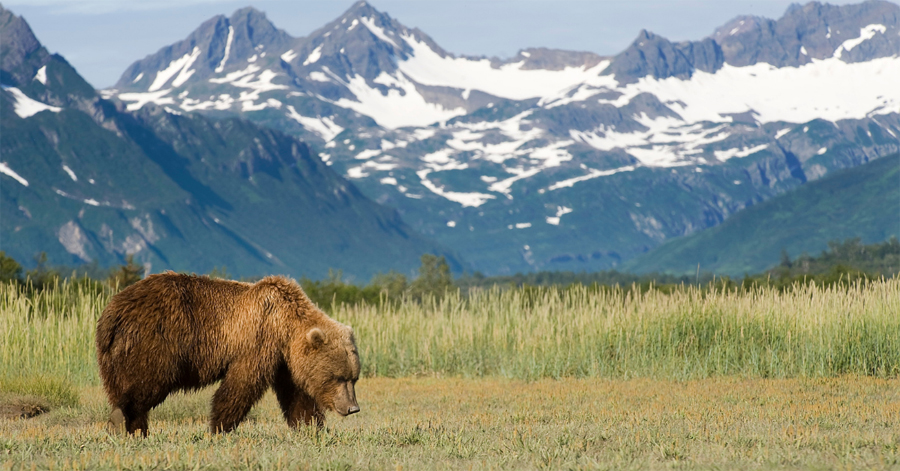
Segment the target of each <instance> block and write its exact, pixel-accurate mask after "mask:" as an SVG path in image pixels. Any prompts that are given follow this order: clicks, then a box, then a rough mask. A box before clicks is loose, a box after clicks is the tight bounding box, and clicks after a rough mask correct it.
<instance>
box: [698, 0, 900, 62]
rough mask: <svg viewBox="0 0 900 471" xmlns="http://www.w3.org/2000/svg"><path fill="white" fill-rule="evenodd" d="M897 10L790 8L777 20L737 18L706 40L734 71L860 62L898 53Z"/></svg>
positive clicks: (874, 1) (882, 6)
mask: <svg viewBox="0 0 900 471" xmlns="http://www.w3.org/2000/svg"><path fill="white" fill-rule="evenodd" d="M898 33H900V5H897V4H895V3H891V2H887V1H883V0H869V1H867V2H863V3H858V4H853V5H830V4H827V3H820V2H809V3H806V4H804V5H799V4H792V5H791V6H790V7H789V8H788V9H787V11H786V12H785V14H784V16H782V17H781V18H780V19H778V20H770V19H765V18H758V17H750V16H741V17H738V18H735V19H734V20H732V21H730V22H728V23H726V24H725V25H724V26H722V27H720V28H718V29H717V30H716V31H715V32H714V33H713V35H712V36H711V37H712V38H713V39H714V40H715V41H716V42H718V43H719V44H720V45H721V47H722V51H723V53H724V54H725V60H726V62H728V63H729V64H731V65H734V66H739V67H741V66H747V65H753V64H756V63H760V62H764V63H767V64H771V65H774V66H776V67H785V66H788V67H797V66H801V65H803V64H808V63H810V62H811V61H812V60H813V59H818V60H824V59H829V58H839V59H841V60H843V61H845V62H863V61H867V60H871V59H876V58H879V57H890V56H893V55H895V54H898V53H900V35H898Z"/></svg>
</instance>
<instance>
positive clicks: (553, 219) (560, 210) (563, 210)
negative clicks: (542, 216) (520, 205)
mask: <svg viewBox="0 0 900 471" xmlns="http://www.w3.org/2000/svg"><path fill="white" fill-rule="evenodd" d="M571 212H572V208H567V207H565V206H558V207H557V208H556V216H550V217H548V218H547V219H546V220H547V224H551V225H553V226H558V225H559V221H560V218H562V217H563V216H564V215H566V214H569V213H571Z"/></svg>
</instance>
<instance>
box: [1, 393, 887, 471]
mask: <svg viewBox="0 0 900 471" xmlns="http://www.w3.org/2000/svg"><path fill="white" fill-rule="evenodd" d="M211 393H212V389H208V390H204V391H202V392H200V393H197V394H189V395H176V396H173V397H171V398H170V399H169V400H167V401H166V402H165V403H164V404H163V405H162V406H161V407H160V408H158V409H157V410H155V411H154V412H152V413H151V417H150V420H151V422H150V427H151V436H150V438H148V439H136V438H123V437H118V436H110V435H109V434H108V433H106V431H105V428H104V421H105V414H106V413H107V411H108V408H107V406H106V405H105V403H104V398H103V397H102V392H101V391H100V390H99V389H98V388H85V389H84V390H83V391H82V395H81V396H82V400H81V404H80V405H79V406H78V407H76V408H62V409H60V410H54V411H52V412H51V413H49V414H45V415H42V416H39V417H36V418H34V419H30V420H0V461H2V462H3V463H4V464H5V465H6V466H7V468H20V467H26V468H30V467H31V465H32V464H34V465H35V466H36V467H37V468H53V469H57V468H65V467H67V466H68V467H71V468H75V469H101V468H121V469H137V468H140V469H188V468H190V469H196V468H197V467H199V468H200V469H266V468H271V467H273V466H279V467H286V466H290V467H296V468H298V469H398V468H403V469H429V468H435V467H440V468H453V469H511V468H512V469H539V468H543V469H669V468H682V469H688V468H690V469H772V468H778V469H796V468H801V469H822V468H865V469H900V432H898V430H900V381H897V380H885V379H876V378H869V377H841V378H832V379H740V378H719V379H704V380H695V381H665V380H650V379H635V380H601V379H565V380H540V381H534V382H526V381H519V380H508V379H461V378H447V379H444V378H418V379H384V378H372V379H364V380H362V381H360V383H359V395H360V406H361V407H362V412H361V413H360V414H358V415H354V416H352V417H348V418H340V417H336V416H330V417H329V423H328V428H327V429H326V430H325V431H322V432H316V431H315V430H313V429H307V430H303V431H300V432H296V431H291V430H289V429H288V428H287V426H286V425H285V424H284V422H283V420H282V419H281V417H280V414H279V410H278V407H277V405H276V403H275V401H274V398H273V397H271V395H270V396H267V397H266V398H265V399H264V400H263V401H262V402H261V403H260V405H259V406H257V408H256V409H254V411H253V413H252V414H251V417H250V419H249V420H248V421H247V422H245V423H244V424H242V425H241V426H240V427H239V428H238V429H237V431H236V432H235V433H232V434H230V435H225V436H211V435H210V434H209V433H208V432H207V423H206V422H207V419H208V401H209V398H210V396H211Z"/></svg>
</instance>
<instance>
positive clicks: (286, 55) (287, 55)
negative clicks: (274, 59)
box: [281, 49, 298, 63]
mask: <svg viewBox="0 0 900 471" xmlns="http://www.w3.org/2000/svg"><path fill="white" fill-rule="evenodd" d="M297 56H298V54H297V53H296V52H294V50H293V49H289V50H288V51H287V52H285V53H284V54H282V55H281V60H283V61H285V62H287V63H290V62H291V61H292V60H294V59H296V58H297Z"/></svg>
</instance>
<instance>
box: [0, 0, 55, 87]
mask: <svg viewBox="0 0 900 471" xmlns="http://www.w3.org/2000/svg"><path fill="white" fill-rule="evenodd" d="M0 44H2V45H3V47H2V48H0V68H2V69H3V70H5V71H17V70H18V69H20V68H21V66H22V65H23V64H24V63H25V62H26V60H27V59H28V58H29V56H31V55H32V54H34V53H35V52H37V51H38V50H40V49H41V43H40V42H39V41H38V40H37V38H36V37H35V36H34V33H33V32H32V31H31V27H30V26H28V23H27V22H26V21H25V20H24V19H23V18H22V17H20V16H16V15H15V14H14V13H13V12H11V11H9V10H7V9H6V8H4V7H3V5H0ZM44 55H47V53H46V51H44ZM25 72H26V75H24V76H22V77H13V78H14V80H15V81H16V82H21V81H27V80H28V79H30V78H31V77H33V71H30V70H29V71H25ZM27 72H30V73H31V75H30V76H28V74H27ZM8 85H14V84H11V83H10V84H8Z"/></svg>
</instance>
